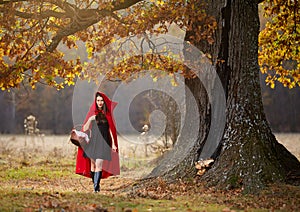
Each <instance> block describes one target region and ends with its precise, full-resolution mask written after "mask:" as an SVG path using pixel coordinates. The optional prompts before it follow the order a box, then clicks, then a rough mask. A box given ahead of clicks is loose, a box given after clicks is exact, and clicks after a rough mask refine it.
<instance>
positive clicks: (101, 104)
mask: <svg viewBox="0 0 300 212" xmlns="http://www.w3.org/2000/svg"><path fill="white" fill-rule="evenodd" d="M96 104H97V106H98V108H99V109H102V106H103V104H104V101H103V98H102V96H97V98H96Z"/></svg>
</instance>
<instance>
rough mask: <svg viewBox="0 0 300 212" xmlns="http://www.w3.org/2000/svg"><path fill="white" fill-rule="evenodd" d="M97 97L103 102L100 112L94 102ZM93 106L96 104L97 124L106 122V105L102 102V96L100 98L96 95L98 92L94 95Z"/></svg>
mask: <svg viewBox="0 0 300 212" xmlns="http://www.w3.org/2000/svg"><path fill="white" fill-rule="evenodd" d="M98 96H100V97H102V99H103V102H104V104H103V105H102V109H101V110H100V108H98V105H97V102H96V101H97V97H98ZM95 104H96V107H97V115H96V121H97V122H107V119H106V113H107V106H106V103H105V101H104V98H103V96H101V94H100V93H98V92H97V93H96V96H95Z"/></svg>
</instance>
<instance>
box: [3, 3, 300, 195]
mask: <svg viewBox="0 0 300 212" xmlns="http://www.w3.org/2000/svg"><path fill="white" fill-rule="evenodd" d="M270 2H271V1H270ZM270 2H269V1H266V3H269V4H270V5H271V6H267V7H266V11H267V14H269V15H272V14H277V13H280V12H282V11H281V10H280V9H279V10H278V9H277V10H276V9H271V10H272V12H269V13H268V10H269V8H273V7H272V3H270ZM276 2H284V1H283V0H282V1H276ZM288 2H290V3H291V2H295V4H296V1H288ZM259 3H260V1H259V0H257V1H250V0H247V1H241V0H238V1H230V0H217V1H172V0H169V1H167V0H166V1H162V0H150V1H140V0H121V1H101V0H99V1H93V0H81V1H79V0H74V1H63V0H47V1H46V0H45V1H24V0H20V1H18V0H12V1H8V0H7V1H6V0H1V1H0V6H1V7H0V12H1V13H0V14H1V16H0V20H1V26H2V27H1V32H0V34H1V37H0V39H1V42H0V45H1V48H0V55H1V57H0V61H1V63H0V66H1V69H0V72H1V75H0V87H1V88H2V89H9V88H13V87H19V86H20V85H22V83H29V84H30V85H31V86H32V88H34V87H35V85H36V83H37V82H42V83H46V84H48V85H51V86H55V87H57V88H62V87H64V86H65V85H70V84H73V83H74V80H75V79H76V78H77V77H83V78H89V77H93V76H96V75H93V73H91V72H86V71H85V70H84V69H83V67H84V66H83V65H84V64H82V61H80V58H77V59H76V60H66V59H65V58H64V54H63V53H62V51H60V50H59V48H58V47H59V44H61V45H65V46H67V47H68V48H70V49H73V48H76V47H77V41H83V42H85V44H86V48H87V52H88V55H89V57H90V58H92V57H93V56H94V55H95V54H96V53H97V52H99V51H101V49H102V48H103V47H104V46H106V45H107V44H109V43H111V42H114V41H115V40H116V39H118V38H122V37H128V36H131V35H138V34H147V33H148V34H151V33H166V32H167V31H168V26H169V24H171V23H175V24H177V25H178V26H179V27H181V28H182V29H184V30H185V31H186V37H185V39H186V41H189V42H191V43H193V44H194V45H195V46H196V47H199V49H201V50H204V51H205V52H207V53H209V55H211V59H212V64H213V65H214V66H215V67H216V70H217V73H218V76H219V77H220V79H221V81H222V85H223V88H224V90H225V94H226V109H227V110H226V127H225V131H224V135H223V136H222V138H220V140H221V145H220V146H219V148H218V149H217V150H218V151H216V152H215V154H214V155H213V157H214V159H215V163H214V164H213V166H212V168H211V169H210V170H209V171H208V172H207V173H206V174H205V175H203V177H202V179H204V180H205V181H207V182H208V183H209V185H214V186H218V187H220V188H243V189H245V191H247V192H251V191H256V190H259V189H261V188H263V187H264V186H266V185H267V184H268V183H274V182H286V181H288V180H290V179H292V178H293V177H295V176H299V169H300V164H299V161H298V160H297V158H295V157H294V156H293V155H292V154H291V153H289V152H288V151H287V150H286V149H285V148H284V147H283V146H282V145H281V144H279V143H278V142H277V141H276V138H275V137H274V135H273V134H272V132H271V130H270V127H269V125H268V123H267V120H266V118H265V115H264V112H263V107H262V102H261V94H260V86H259V79H258V71H259V66H258V56H259V58H260V64H261V65H262V70H263V71H267V70H275V71H276V75H275V77H274V75H270V76H272V77H268V78H267V83H270V84H271V86H272V83H273V82H274V80H278V81H280V82H282V83H284V84H285V85H287V86H289V87H295V86H299V57H297V54H293V52H297V51H298V48H299V46H297V45H296V46H297V47H296V49H294V48H293V47H292V46H293V45H289V44H291V43H293V42H298V41H297V36H295V35H291V36H290V37H289V36H285V35H286V34H285V32H286V31H287V32H292V31H291V30H286V31H284V30H285V29H281V31H279V32H278V30H277V29H275V28H274V32H272V33H273V34H274V33H275V32H276V33H277V32H278V34H279V35H284V36H282V37H281V38H282V39H285V40H286V41H287V42H288V45H284V43H285V41H284V42H281V41H278V42H277V43H276V42H275V44H276V45H273V46H272V45H271V46H270V45H268V43H269V40H268V35H267V34H268V33H269V32H271V31H272V30H271V29H270V28H267V31H266V32H263V33H262V34H261V37H260V44H261V45H262V51H261V53H260V55H258V34H259V20H258V4H259ZM295 4H294V8H296V10H295V11H296V12H297V11H298V7H297V5H295ZM274 8H276V7H274ZM279 8H282V7H279ZM288 8H292V7H288ZM283 11H286V10H283ZM276 12H277V13H276ZM286 14H287V15H292V14H293V13H289V12H287V13H286ZM295 14H296V13H295ZM212 17H214V18H212ZM293 20H295V26H296V30H297V26H299V25H297V24H296V21H297V18H294V19H293ZM289 23H290V22H289ZM276 26H278V25H276ZM288 27H289V26H287V28H288ZM272 29H273V28H272ZM272 33H271V34H272ZM264 34H266V37H264V36H263V35H264ZM296 34H297V33H296ZM269 37H270V36H269ZM286 37H287V38H286ZM264 39H265V40H264ZM279 44H280V47H282V46H283V47H284V48H287V49H288V48H290V49H292V50H291V51H285V52H286V53H283V54H282V53H279V54H280V55H282V56H283V57H282V58H279V57H278V55H276V57H275V58H277V59H276V61H275V64H277V65H278V66H276V67H279V68H278V69H275V65H274V63H273V60H268V56H269V54H270V53H268V51H269V50H266V47H265V45H267V48H271V49H272V48H273V50H278V48H279V46H278V45H279ZM296 44H297V43H296ZM265 52H267V53H265ZM294 55H296V56H294ZM275 58H274V60H275ZM143 59H144V58H141V57H134V58H130V60H129V62H128V61H124V63H123V65H122V66H118V67H116V68H114V69H113V71H112V72H110V75H109V76H110V77H112V78H120V79H126V78H127V77H128V76H130V75H131V74H132V73H133V72H138V71H139V70H138V68H137V66H134V64H135V63H137V62H140V61H141V60H143ZM146 61H147V60H146ZM162 61H163V62H162ZM153 62H154V63H153ZM156 62H161V63H162V64H161V65H160V66H159V67H169V68H170V69H171V71H176V70H173V69H172V68H174V67H175V68H176V67H177V68H178V67H180V68H182V66H180V65H178V64H176V65H175V66H171V65H169V63H172V62H173V61H170V60H167V59H165V58H164V60H160V59H159V58H158V59H157V60H152V61H150V63H149V64H148V67H151V65H154V66H156V64H155V63H156ZM284 62H289V63H291V64H292V68H290V67H289V68H288V70H287V71H285V70H284V68H285V67H286V66H285V65H283V63H284ZM293 64H294V65H293ZM295 64H296V65H295ZM121 67H122V68H121ZM124 67H126V68H128V69H129V70H130V71H127V72H126V71H125V72H124ZM159 67H158V68H159ZM58 77H60V79H59V78H58ZM61 79H63V81H61ZM186 85H187V86H188V87H189V88H190V90H191V91H192V93H193V95H194V96H195V98H196V99H197V100H199V105H201V107H199V108H201V111H199V117H196V118H198V119H199V120H200V122H201V127H200V129H199V136H198V137H197V139H196V140H195V141H192V142H194V143H193V148H192V149H191V151H190V153H189V154H188V155H187V156H186V157H185V158H183V159H182V160H181V161H177V162H176V163H173V164H175V165H174V166H169V163H171V160H176V156H177V155H178V154H180V152H179V151H177V152H176V150H177V149H176V148H180V145H181V144H182V143H183V142H184V138H182V137H179V141H178V142H177V143H176V146H175V147H174V150H173V152H171V154H169V156H168V157H166V159H165V160H164V161H162V163H161V164H160V165H158V167H157V168H156V169H154V170H153V172H152V173H151V176H163V177H165V178H167V179H169V178H174V177H175V178H179V177H194V176H195V175H196V170H195V167H194V162H196V161H197V160H199V157H200V155H201V151H202V148H203V146H204V144H205V141H206V138H207V130H208V128H209V124H210V121H209V120H210V116H211V108H210V105H209V101H208V99H207V94H206V93H205V89H204V88H203V85H202V84H201V82H200V81H199V79H197V78H192V77H188V78H187V79H186ZM200 135H201V136H200ZM170 159H171V160H170Z"/></svg>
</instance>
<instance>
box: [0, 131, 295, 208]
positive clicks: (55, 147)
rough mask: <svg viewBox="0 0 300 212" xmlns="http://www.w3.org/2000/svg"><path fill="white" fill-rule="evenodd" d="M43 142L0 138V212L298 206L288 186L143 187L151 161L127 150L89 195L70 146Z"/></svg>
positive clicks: (157, 183)
mask: <svg viewBox="0 0 300 212" xmlns="http://www.w3.org/2000/svg"><path fill="white" fill-rule="evenodd" d="M47 139H49V140H46V141H44V142H45V143H44V144H41V141H39V140H36V141H35V145H29V143H30V144H32V143H33V141H32V140H30V139H29V140H28V139H27V141H26V145H25V144H24V143H20V142H25V141H24V138H12V137H1V138H0V147H1V148H0V149H1V150H0V211H224V212H225V211H299V208H300V188H299V187H295V186H288V185H274V186H271V187H270V188H269V189H268V190H266V191H263V192H262V193H261V194H257V195H247V196H245V195H242V194H240V192H239V191H227V192H225V191H224V192H220V191H214V190H213V189H207V188H205V187H203V186H202V185H200V184H195V183H193V182H192V183H190V184H189V183H183V182H178V183H176V184H168V183H166V182H164V181H162V180H160V179H156V180H155V182H154V183H152V187H147V189H144V188H143V187H141V186H137V185H142V184H139V183H140V181H139V179H140V177H141V176H142V175H144V174H145V173H147V172H149V170H151V168H152V165H151V163H150V161H151V157H150V158H149V157H148V158H144V157H142V156H139V157H138V156H136V155H135V154H133V153H135V152H130V151H128V152H126V154H127V155H122V157H121V164H122V172H121V173H122V174H121V175H120V176H118V177H111V178H109V179H106V180H102V181H101V192H100V193H97V194H94V193H93V192H92V190H93V186H92V182H91V179H89V178H85V177H81V176H78V175H75V174H74V170H75V149H74V147H73V146H72V145H71V144H69V143H67V142H66V139H65V138H60V137H51V138H47ZM60 139H61V143H60V142H59V140H60ZM18 142H19V144H18ZM38 142H40V143H38ZM48 142H52V143H51V145H52V146H51V145H50V144H49V145H48ZM55 142H56V143H55ZM53 143H55V144H53ZM17 144H18V145H17ZM39 145H41V146H39ZM50 146H51V148H50ZM129 149H130V148H129ZM124 154H125V153H124ZM130 154H131V155H130ZM129 158H133V159H134V160H130V159H129Z"/></svg>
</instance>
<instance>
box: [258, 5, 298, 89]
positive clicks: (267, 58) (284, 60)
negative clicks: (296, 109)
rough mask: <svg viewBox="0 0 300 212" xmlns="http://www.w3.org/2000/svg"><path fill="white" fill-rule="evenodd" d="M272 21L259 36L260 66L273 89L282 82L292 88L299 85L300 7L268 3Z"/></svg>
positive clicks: (268, 16)
mask: <svg viewBox="0 0 300 212" xmlns="http://www.w3.org/2000/svg"><path fill="white" fill-rule="evenodd" d="M263 8H264V15H265V17H267V18H268V19H269V21H268V22H267V24H266V27H265V29H264V30H262V32H261V33H260V35H259V46H260V51H259V65H260V66H261V71H262V73H267V78H266V82H267V84H269V85H270V86H271V87H272V88H274V87H275V82H276V81H279V82H281V83H282V84H283V85H284V86H287V87H289V88H293V87H296V86H299V85H300V81H299V79H300V15H299V14H300V4H299V2H298V1H293V0H278V1H273V0H267V1H265V2H264V3H263Z"/></svg>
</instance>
